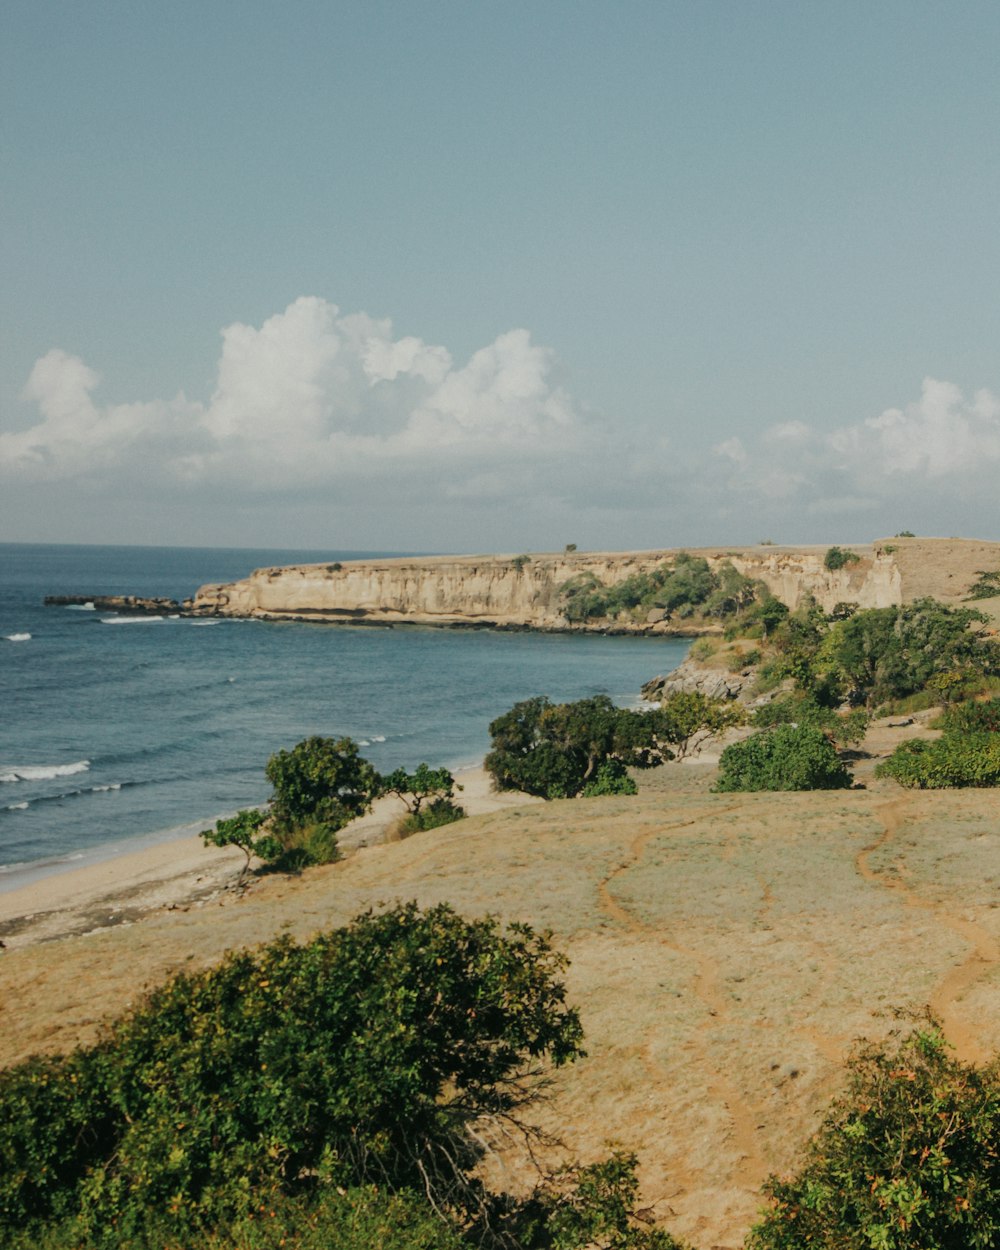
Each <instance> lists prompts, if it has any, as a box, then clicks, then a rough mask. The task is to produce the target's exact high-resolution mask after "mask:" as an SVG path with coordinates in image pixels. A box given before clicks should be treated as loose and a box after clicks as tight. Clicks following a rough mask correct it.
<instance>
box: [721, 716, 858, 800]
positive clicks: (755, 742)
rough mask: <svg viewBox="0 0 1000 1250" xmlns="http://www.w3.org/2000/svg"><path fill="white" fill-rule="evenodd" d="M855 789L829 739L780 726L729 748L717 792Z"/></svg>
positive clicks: (803, 727) (816, 732)
mask: <svg viewBox="0 0 1000 1250" xmlns="http://www.w3.org/2000/svg"><path fill="white" fill-rule="evenodd" d="M850 785H851V774H850V773H849V772H848V771H847V769H846V768H845V767H844V765H843V764H842V763H841V761H840V759H839V757H838V755H837V752H836V750H835V749H834V747H833V745H832V744H831V743H830V741H829V739H828V738H827V737H826V735H825V734H823V733H822V732H821V731H820V730H819V729H816V728H814V727H813V726H811V725H778V726H777V727H776V728H775V729H768V730H765V731H764V732H763V733H758V734H754V735H753V737H752V738H747V739H746V740H745V741H744V742H734V743H732V744H731V745H730V746H728V747H726V749H725V750H724V751H723V752H722V755H721V756H720V758H719V780H718V781H717V782H716V784H715V789H716V790H720V791H727V790H842V789H845V788H847V787H849V786H850Z"/></svg>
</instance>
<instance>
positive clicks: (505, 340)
mask: <svg viewBox="0 0 1000 1250" xmlns="http://www.w3.org/2000/svg"><path fill="white" fill-rule="evenodd" d="M552 365H553V360H552V354H551V352H549V351H548V350H547V349H545V348H541V347H538V346H536V345H535V344H533V343H532V341H531V337H530V335H529V334H528V332H527V331H526V330H511V331H509V332H508V333H506V334H502V335H500V337H499V338H497V339H496V341H495V342H493V343H491V344H489V345H488V346H486V347H483V348H481V349H480V350H478V351H476V352H475V353H474V354H473V355H472V357H471V358H470V359H469V360H468V361H467V362H466V363H465V364H463V365H461V366H456V365H455V364H454V363H453V361H452V358H451V355H450V353H449V352H448V351H447V350H446V349H445V348H444V347H440V346H434V345H430V344H427V343H424V342H423V341H422V340H421V339H419V338H415V337H412V336H407V337H405V338H400V339H394V338H393V336H392V325H391V323H390V322H389V321H388V320H378V319H375V318H372V317H369V316H368V315H367V314H365V313H356V314H351V315H347V316H343V315H341V314H340V311H339V309H338V308H337V307H336V306H335V305H334V304H331V303H328V302H327V301H325V300H322V299H317V298H312V297H303V298H301V299H298V300H296V301H295V302H294V303H293V304H291V305H290V306H289V307H288V308H287V309H285V311H284V312H282V313H279V314H277V315H275V316H273V317H270V318H269V319H268V320H267V321H265V322H264V323H263V325H261V326H260V327H259V328H258V327H254V326H249V325H242V324H234V325H231V326H228V327H226V329H224V330H223V332H222V352H221V356H220V359H219V363H218V370H217V378H216V384H215V389H214V392H213V394H212V396H211V398H210V399H209V400H208V401H207V402H206V403H190V402H188V401H187V400H185V399H184V398H183V396H180V397H178V399H176V400H174V401H172V402H163V401H152V402H143V403H135V404H125V405H103V406H102V405H100V404H99V403H97V402H95V400H94V397H93V392H95V391H96V390H97V388H98V386H99V383H100V378H99V377H98V375H97V374H96V373H95V372H94V371H93V370H92V369H90V368H89V367H88V366H87V365H86V364H85V363H84V362H83V361H82V360H80V359H79V358H77V357H75V356H70V355H68V354H67V353H65V352H62V351H59V350H53V351H51V352H49V353H48V354H47V355H46V356H45V357H43V358H42V359H41V360H39V361H38V363H37V364H36V365H35V367H34V369H33V371H32V374H31V377H30V378H29V381H28V384H27V386H26V387H25V390H24V393H23V395H24V398H25V399H26V400H28V401H30V402H32V403H34V404H35V405H37V408H38V410H39V412H40V415H41V420H39V421H38V422H37V423H36V424H35V425H34V426H32V427H31V428H30V429H28V430H25V431H22V432H19V433H8V434H2V435H0V474H3V473H5V474H7V475H12V476H16V477H17V478H18V479H19V480H22V481H23V480H26V479H35V480H49V481H60V480H69V479H74V478H85V477H95V478H99V479H102V480H105V479H108V478H109V477H113V476H114V475H115V474H122V473H130V474H132V475H134V477H138V478H139V479H141V480H145V481H151V482H157V483H158V484H160V485H169V483H170V482H174V483H183V484H186V485H197V484H199V483H206V484H212V485H213V486H219V485H222V486H225V485H227V484H230V485H234V486H238V487H239V488H240V489H242V490H244V491H246V492H248V493H252V492H253V491H254V490H255V489H258V490H262V491H264V490H266V491H274V490H275V489H281V488H287V487H295V486H299V487H309V486H313V487H320V486H335V485H337V484H338V483H340V482H343V481H344V479H346V478H348V477H350V478H351V479H352V483H351V484H352V486H356V485H357V478H358V477H359V476H360V477H362V478H365V477H369V478H371V479H378V478H380V477H382V476H384V475H385V474H387V473H393V474H395V475H396V476H397V477H398V476H399V471H400V462H402V461H405V462H406V465H407V470H408V472H409V473H410V474H411V475H412V476H413V477H414V478H416V479H419V478H420V477H421V475H424V480H425V481H426V480H427V478H428V476H429V478H430V479H431V480H433V478H434V476H435V474H436V472H438V471H439V470H440V468H441V467H442V465H443V464H444V463H447V464H448V465H449V466H450V468H451V471H454V468H455V465H456V464H458V465H460V466H464V467H465V468H466V469H467V470H468V472H469V473H470V474H472V473H474V472H476V471H478V470H484V471H488V473H489V480H490V481H491V482H493V483H497V482H498V481H500V482H502V480H504V479H506V480H507V483H508V485H509V487H510V488H511V489H512V490H514V491H515V493H516V489H517V486H518V483H523V482H525V481H526V480H527V479H528V478H530V476H531V472H532V471H533V470H534V471H537V470H538V468H539V464H540V462H554V461H555V460H556V459H558V458H560V457H566V456H572V455H573V454H574V453H576V454H580V453H581V452H582V451H583V450H584V447H585V445H586V444H587V443H588V440H589V439H590V438H591V437H592V435H593V431H592V430H591V429H590V428H589V427H588V426H587V424H586V423H584V422H583V421H582V420H581V418H580V416H579V415H578V414H577V412H576V411H575V409H574V406H573V404H572V401H571V400H570V398H569V397H568V395H567V394H566V393H565V392H564V391H563V390H562V389H561V388H559V387H558V386H557V385H555V384H554V382H553V381H552V378H551V372H552ZM496 490H497V492H498V493H499V492H500V490H501V486H500V485H497V486H496Z"/></svg>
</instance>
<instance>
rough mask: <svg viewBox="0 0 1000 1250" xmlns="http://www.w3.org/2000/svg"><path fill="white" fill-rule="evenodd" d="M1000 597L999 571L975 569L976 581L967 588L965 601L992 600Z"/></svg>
mask: <svg viewBox="0 0 1000 1250" xmlns="http://www.w3.org/2000/svg"><path fill="white" fill-rule="evenodd" d="M997 595H1000V569H992V570H987V569H977V570H976V581H974V582H973V583H972V585H971V586H970V587H969V593H968V594H967V595H966V596H965V597H966V599H993V598H994V597H995V596H997Z"/></svg>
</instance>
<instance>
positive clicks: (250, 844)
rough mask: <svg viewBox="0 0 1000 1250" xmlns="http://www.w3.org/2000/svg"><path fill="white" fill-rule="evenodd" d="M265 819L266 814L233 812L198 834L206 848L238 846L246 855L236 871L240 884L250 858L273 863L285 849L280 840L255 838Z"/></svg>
mask: <svg viewBox="0 0 1000 1250" xmlns="http://www.w3.org/2000/svg"><path fill="white" fill-rule="evenodd" d="M266 820H267V812H262V811H260V810H259V809H257V808H250V809H248V810H245V811H242V812H237V813H236V815H235V816H230V817H228V818H225V819H223V820H217V821H216V822H215V828H214V829H203V830H202V831H201V838H202V841H203V842H204V843H205V845H206V846H238V847H239V848H240V850H241V851H242V852H243V854H244V855H245V856H246V863H245V864H244V865H243V868H242V870H241V872H240V882H241V883H242V881H243V879H244V878H245V877H246V875H247V873H248V872H249V871H250V861H251V860H252V859H253V858H254V856H256V857H257V858H258V859H262V860H264V862H265V863H273V862H274V861H275V860H278V859H280V857H281V855H282V853H283V851H284V849H285V848H284V847H283V846H282V844H281V841H280V840H279V839H278V838H276V837H275V836H274V835H273V834H267V833H265V834H262V835H261V836H259V837H258V834H259V833H260V828H261V826H262V825H263V824H264V823H265V822H266Z"/></svg>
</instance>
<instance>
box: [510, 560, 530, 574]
mask: <svg viewBox="0 0 1000 1250" xmlns="http://www.w3.org/2000/svg"><path fill="white" fill-rule="evenodd" d="M530 563H531V556H515V557H514V559H513V560H511V564H513V566H514V568H515V569H517V571H518V572H519V573H520V572H521V571H522V570H523V569H524V566H525V565H526V564H530Z"/></svg>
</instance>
